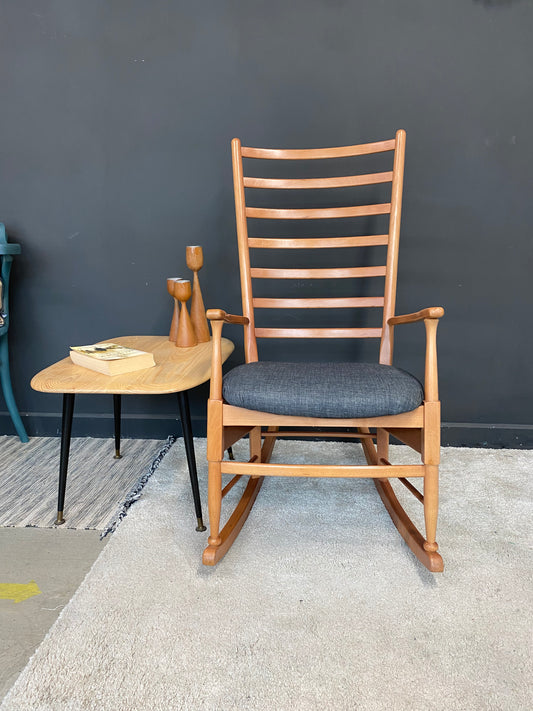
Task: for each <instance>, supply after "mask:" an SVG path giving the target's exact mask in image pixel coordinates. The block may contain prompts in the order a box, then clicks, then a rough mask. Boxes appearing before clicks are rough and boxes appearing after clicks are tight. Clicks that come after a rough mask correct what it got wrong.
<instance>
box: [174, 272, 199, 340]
mask: <svg viewBox="0 0 533 711" xmlns="http://www.w3.org/2000/svg"><path fill="white" fill-rule="evenodd" d="M191 293H192V289H191V282H190V281H189V280H188V279H178V280H177V281H175V282H174V296H175V297H176V298H177V299H179V301H180V302H181V311H180V317H179V323H178V336H177V338H176V345H177V346H178V348H191V347H192V346H195V345H196V344H197V343H198V339H197V338H196V333H195V332H194V326H193V325H192V321H191V319H190V316H189V312H188V311H187V303H186V302H187V301H188V300H189V299H190V298H191Z"/></svg>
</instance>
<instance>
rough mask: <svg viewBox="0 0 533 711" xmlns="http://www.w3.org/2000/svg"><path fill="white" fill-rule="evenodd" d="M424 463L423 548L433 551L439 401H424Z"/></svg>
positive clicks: (434, 546)
mask: <svg viewBox="0 0 533 711" xmlns="http://www.w3.org/2000/svg"><path fill="white" fill-rule="evenodd" d="M422 461H423V463H424V470H425V471H424V521H425V524H426V541H425V543H424V549H425V550H426V551H427V552H428V553H435V552H436V551H437V550H438V548H439V546H438V545H437V542H436V540H435V539H436V535H437V515H438V510H439V463H440V402H425V403H424V434H423V447H422Z"/></svg>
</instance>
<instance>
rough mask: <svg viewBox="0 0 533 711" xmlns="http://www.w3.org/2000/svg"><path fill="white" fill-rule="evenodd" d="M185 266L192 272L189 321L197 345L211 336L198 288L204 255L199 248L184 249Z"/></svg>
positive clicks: (200, 291)
mask: <svg viewBox="0 0 533 711" xmlns="http://www.w3.org/2000/svg"><path fill="white" fill-rule="evenodd" d="M186 259H187V266H188V267H189V269H190V270H191V271H192V272H194V277H193V289H192V300H191V320H192V323H193V326H194V330H195V332H196V337H197V339H198V343H204V342H205V341H209V340H210V338H211V334H210V332H209V325H208V323H207V318H206V315H205V306H204V300H203V298H202V290H201V288H200V280H199V279H198V272H199V271H200V269H201V268H202V267H203V266H204V253H203V250H202V248H201V247H200V246H198V245H196V246H189V247H187V248H186Z"/></svg>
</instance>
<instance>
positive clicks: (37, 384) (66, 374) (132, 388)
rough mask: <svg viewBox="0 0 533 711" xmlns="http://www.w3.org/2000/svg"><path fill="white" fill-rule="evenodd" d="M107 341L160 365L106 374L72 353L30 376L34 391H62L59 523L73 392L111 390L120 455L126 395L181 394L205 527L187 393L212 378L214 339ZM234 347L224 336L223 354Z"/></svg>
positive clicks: (60, 520)
mask: <svg viewBox="0 0 533 711" xmlns="http://www.w3.org/2000/svg"><path fill="white" fill-rule="evenodd" d="M101 342H102V343H109V342H111V343H118V344H120V345H123V346H127V347H129V348H136V349H138V350H142V351H149V352H151V353H153V355H154V360H155V366H153V367H151V368H145V369H143V370H137V371H134V372H132V373H123V374H121V375H103V374H102V373H97V372H95V371H93V370H89V369H87V368H83V367H81V366H79V365H75V364H74V363H73V362H72V361H71V360H70V358H64V359H63V360H60V361H58V362H57V363H54V364H53V365H51V366H49V367H48V368H45V369H44V370H42V371H41V372H40V373H37V375H35V376H34V377H33V379H32V381H31V386H32V388H33V389H34V390H38V391H40V392H44V393H62V394H63V418H62V427H61V456H60V463H59V494H58V507H57V508H58V513H57V520H56V523H57V524H61V523H63V522H64V520H65V519H64V518H63V509H64V501H65V489H66V481H67V470H68V456H69V449H70V436H71V431H72V416H73V412H74V396H75V395H76V394H110V395H113V397H114V413H115V457H116V458H120V456H121V455H120V411H121V400H120V398H121V395H163V394H168V393H178V402H179V408H180V417H181V423H182V427H183V437H184V442H185V450H186V454H187V461H188V465H189V475H190V478H191V485H192V490H193V498H194V504H195V510H196V518H197V523H198V526H197V530H199V531H200V530H202V531H204V530H205V527H204V525H203V521H202V509H201V505H200V494H199V489H198V477H197V472H196V458H195V454H194V444H193V437H192V427H191V416H190V409H189V400H188V395H187V392H188V390H191V389H192V388H194V387H196V386H197V385H201V384H202V383H205V382H206V381H207V380H209V378H210V377H211V352H212V341H208V342H205V343H199V344H198V345H197V346H193V347H191V348H177V347H176V345H175V344H174V343H173V342H172V341H169V339H168V336H120V337H118V338H108V339H106V341H101ZM233 349H234V345H233V343H232V342H231V341H230V340H228V339H227V338H223V339H222V359H223V361H225V360H226V359H227V358H228V357H229V356H230V355H231V353H232V351H233Z"/></svg>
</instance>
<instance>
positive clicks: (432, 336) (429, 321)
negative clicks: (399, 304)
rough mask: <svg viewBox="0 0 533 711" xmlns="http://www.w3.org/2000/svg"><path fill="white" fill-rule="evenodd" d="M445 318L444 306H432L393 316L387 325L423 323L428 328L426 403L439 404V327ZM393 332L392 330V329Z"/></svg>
mask: <svg viewBox="0 0 533 711" xmlns="http://www.w3.org/2000/svg"><path fill="white" fill-rule="evenodd" d="M442 316H444V309H443V308H442V306H430V307H429V308H428V309H422V310H421V311H416V312H415V313H412V314H404V315H402V316H393V317H392V318H390V319H388V321H387V324H388V325H389V326H391V327H393V326H397V325H399V324H402V323H416V322H417V321H423V322H424V326H425V327H426V365H425V374H424V399H425V401H426V402H437V401H438V399H439V380H438V369H437V326H438V325H439V319H440V318H441V317H442ZM391 330H392V328H391Z"/></svg>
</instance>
